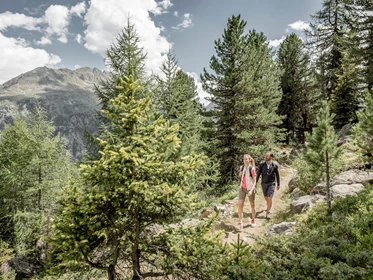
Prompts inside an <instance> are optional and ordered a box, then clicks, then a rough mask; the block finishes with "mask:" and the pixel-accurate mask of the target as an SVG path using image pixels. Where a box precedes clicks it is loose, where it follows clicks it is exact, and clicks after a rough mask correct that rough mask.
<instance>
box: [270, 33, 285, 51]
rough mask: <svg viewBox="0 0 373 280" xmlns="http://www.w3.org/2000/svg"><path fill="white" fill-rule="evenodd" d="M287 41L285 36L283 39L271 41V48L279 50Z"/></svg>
mask: <svg viewBox="0 0 373 280" xmlns="http://www.w3.org/2000/svg"><path fill="white" fill-rule="evenodd" d="M284 40H285V36H282V37H281V39H275V40H269V44H268V46H269V47H273V48H277V47H278V46H280V44H281V43H282V42H283V41H284Z"/></svg>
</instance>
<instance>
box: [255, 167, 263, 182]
mask: <svg viewBox="0 0 373 280" xmlns="http://www.w3.org/2000/svg"><path fill="white" fill-rule="evenodd" d="M262 172H263V164H259V169H258V174H256V183H258V181H259V177H260V175H262Z"/></svg>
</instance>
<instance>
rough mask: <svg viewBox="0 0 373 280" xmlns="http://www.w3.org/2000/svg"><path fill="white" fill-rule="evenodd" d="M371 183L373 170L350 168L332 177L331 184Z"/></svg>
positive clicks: (372, 181)
mask: <svg viewBox="0 0 373 280" xmlns="http://www.w3.org/2000/svg"><path fill="white" fill-rule="evenodd" d="M354 183H361V184H364V183H373V171H370V170H369V171H368V170H360V169H351V170H347V171H344V172H342V173H340V174H338V175H336V176H334V177H333V179H332V183H331V185H332V186H334V185H342V184H354Z"/></svg>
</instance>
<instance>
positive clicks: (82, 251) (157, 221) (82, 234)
mask: <svg viewBox="0 0 373 280" xmlns="http://www.w3.org/2000/svg"><path fill="white" fill-rule="evenodd" d="M139 83H140V82H139V81H136V82H135V81H134V80H133V77H132V76H130V77H129V78H126V77H124V78H123V79H121V86H120V87H118V90H120V91H121V93H120V94H119V95H118V96H117V97H116V98H115V99H113V100H111V101H110V102H109V104H108V109H107V110H103V112H104V114H106V116H107V118H108V119H109V120H110V123H111V129H110V130H107V131H106V133H105V134H102V135H101V138H100V139H99V142H100V145H101V151H100V155H101V156H100V158H99V159H98V160H96V161H93V162H88V163H86V164H83V165H81V176H82V185H80V186H73V187H72V188H70V189H68V190H66V197H65V198H64V199H63V200H62V201H61V206H60V208H59V211H58V218H57V219H56V221H55V223H54V228H55V234H56V235H55V238H54V241H55V244H56V246H57V247H58V249H59V250H62V251H63V252H64V256H65V257H66V258H68V259H72V260H75V261H80V262H86V263H87V264H89V265H90V266H92V267H95V268H99V269H104V270H106V271H107V272H108V278H109V279H110V280H112V279H115V274H116V267H117V265H118V264H119V263H120V264H121V265H123V266H125V267H130V268H131V274H132V279H142V278H146V277H156V276H164V275H167V274H168V272H167V271H166V272H157V271H159V270H158V269H159V268H158V267H157V260H158V259H162V258H163V259H167V252H168V251H169V250H168V249H167V248H168V247H169V246H170V244H171V243H169V242H163V243H162V244H157V240H159V239H157V238H155V236H156V235H157V231H156V228H157V227H159V226H162V225H165V224H168V223H171V222H175V221H177V220H178V219H180V218H181V217H182V215H184V214H185V213H187V212H188V211H190V208H191V207H193V198H192V197H189V196H187V195H185V194H184V191H183V189H184V188H183V185H184V181H186V180H188V178H189V177H190V176H193V173H194V172H195V169H196V168H197V167H198V166H199V165H201V164H202V161H201V159H200V157H199V156H194V155H189V156H184V157H182V158H178V157H176V156H175V155H177V154H178V153H179V152H180V147H181V142H180V139H179V138H178V125H170V123H169V122H168V121H166V120H165V119H164V118H163V117H158V118H157V117H156V116H155V114H154V111H153V109H152V104H151V98H150V97H149V96H148V97H145V98H140V99H136V98H134V97H135V96H136V93H137V91H141V90H143V89H142V88H141V86H140V84H139ZM166 241H167V240H166ZM171 249H172V248H170V250H171ZM183 250H184V249H181V251H179V252H184V251H183ZM102 252H104V254H101V255H102V256H101V257H98V254H100V253H102ZM181 257H184V256H183V255H181V256H180V258H181Z"/></svg>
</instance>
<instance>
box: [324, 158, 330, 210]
mask: <svg viewBox="0 0 373 280" xmlns="http://www.w3.org/2000/svg"><path fill="white" fill-rule="evenodd" d="M325 163H326V166H325V169H326V170H325V171H326V192H327V196H326V199H327V203H328V208H329V209H330V208H332V199H331V195H330V174H329V172H330V170H329V154H328V151H326V152H325Z"/></svg>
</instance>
